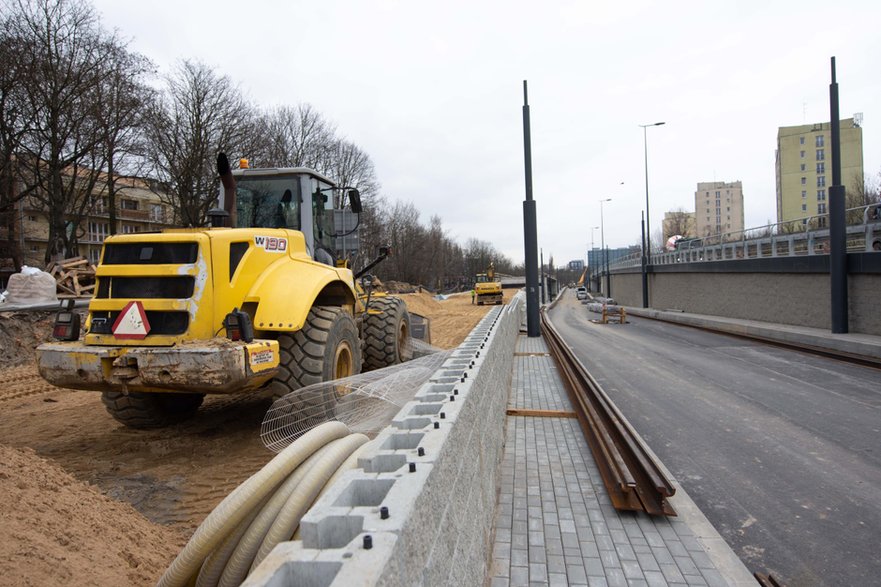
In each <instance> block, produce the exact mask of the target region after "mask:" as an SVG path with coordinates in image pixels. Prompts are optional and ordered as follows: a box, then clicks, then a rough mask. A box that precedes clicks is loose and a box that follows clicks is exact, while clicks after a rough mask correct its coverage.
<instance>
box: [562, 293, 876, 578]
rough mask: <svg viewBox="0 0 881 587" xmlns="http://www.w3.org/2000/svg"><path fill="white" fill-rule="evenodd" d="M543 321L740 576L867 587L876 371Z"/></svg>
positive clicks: (872, 548) (690, 335) (711, 338)
mask: <svg viewBox="0 0 881 587" xmlns="http://www.w3.org/2000/svg"><path fill="white" fill-rule="evenodd" d="M597 317H598V315H597V314H592V313H590V312H588V311H587V308H586V306H583V305H582V304H581V303H580V302H577V301H576V300H575V299H574V296H573V295H571V294H564V297H563V298H562V299H561V300H560V302H559V303H558V304H557V306H556V307H555V308H554V309H553V310H551V313H550V318H551V320H552V322H553V324H554V326H555V327H556V328H557V330H558V331H559V332H560V334H561V335H562V336H563V337H564V338H565V340H566V342H567V343H568V344H569V345H570V346H571V347H572V348H573V350H574V351H575V353H576V355H577V356H578V358H579V359H580V360H581V361H582V363H584V365H585V366H586V367H587V369H588V371H590V373H591V374H592V375H593V376H594V377H595V378H596V379H597V381H598V382H599V383H600V385H601V386H602V387H603V389H605V391H606V392H607V393H608V394H609V395H610V396H611V398H612V399H613V401H614V402H615V404H616V405H617V406H618V407H619V408H620V409H621V410H622V411H623V413H624V415H625V416H626V417H627V419H628V420H629V421H630V422H631V424H633V426H634V427H635V428H636V429H637V431H638V432H639V433H640V434H641V435H642V436H643V438H644V439H645V440H646V442H647V443H648V445H649V446H650V447H651V448H652V450H653V451H654V452H655V453H656V454H657V455H658V456H659V457H660V458H661V460H662V461H663V462H664V464H665V465H666V467H667V468H668V469H669V470H670V471H671V472H672V473H673V475H674V476H675V477H676V479H677V480H678V481H679V482H680V484H681V485H682V486H683V488H684V489H685V490H686V492H688V494H689V495H690V496H691V498H692V499H693V500H694V501H695V503H697V505H698V506H699V507H700V508H701V510H702V511H703V512H704V514H705V515H706V516H707V518H708V519H709V520H710V522H712V523H713V525H714V526H716V528H717V530H718V531H719V532H720V534H722V536H723V537H724V538H725V540H726V541H727V542H728V543H729V544H730V545H731V547H732V548H733V549H734V551H735V552H736V553H737V554H738V555H739V556H740V558H741V559H742V560H743V561H744V563H745V564H746V566H747V567H748V568H749V569H750V570H751V571H753V572H756V571H760V572H770V573H772V574H773V575H774V576H775V577H776V578H777V579H778V580H782V581H783V583H784V584H786V585H788V586H789V587H796V586H812V585H848V586H851V585H852V586H857V585H859V586H865V585H881V370H876V369H871V368H868V367H861V366H856V365H851V364H847V363H843V362H839V361H835V360H831V359H826V358H822V357H818V356H816V355H810V354H805V353H799V352H796V351H791V350H786V349H781V348H778V347H773V346H769V345H765V344H762V343H759V342H752V341H748V340H744V339H739V338H735V337H730V336H726V335H721V334H715V333H710V332H703V331H700V330H696V329H693V328H688V327H683V326H678V325H674V324H667V323H662V322H657V321H654V320H649V319H642V318H630V323H629V324H625V325H613V324H609V325H599V324H593V323H591V322H590V320H591V319H595V318H597Z"/></svg>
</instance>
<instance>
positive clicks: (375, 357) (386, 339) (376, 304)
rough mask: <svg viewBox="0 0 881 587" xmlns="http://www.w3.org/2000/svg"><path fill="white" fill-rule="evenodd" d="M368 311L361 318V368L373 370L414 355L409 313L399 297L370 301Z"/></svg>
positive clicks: (400, 361) (408, 358)
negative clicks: (362, 328)
mask: <svg viewBox="0 0 881 587" xmlns="http://www.w3.org/2000/svg"><path fill="white" fill-rule="evenodd" d="M369 309H370V310H379V311H380V312H381V313H380V314H367V316H366V317H365V318H364V370H365V371H372V370H373V369H381V368H383V367H388V366H389V365H397V364H398V363H403V362H404V361H409V360H410V359H412V358H413V348H412V345H411V341H410V314H409V313H408V312H407V305H406V304H405V303H404V300H402V299H401V298H395V297H390V296H385V297H377V298H373V299H371V300H370V307H369Z"/></svg>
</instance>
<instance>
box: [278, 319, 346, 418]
mask: <svg viewBox="0 0 881 587" xmlns="http://www.w3.org/2000/svg"><path fill="white" fill-rule="evenodd" d="M278 347H279V352H280V355H281V360H280V361H279V366H278V367H279V368H278V375H276V377H275V380H274V381H273V382H272V384H271V386H272V395H273V397H275V398H280V397H282V396H284V397H285V402H286V403H287V405H288V407H289V409H290V410H291V411H292V412H296V413H297V414H300V415H302V417H303V420H304V421H308V422H309V423H310V425H311V424H312V423H320V422H322V421H324V420H328V419H332V418H333V409H334V405H335V403H336V399H337V397H336V395H337V394H336V391H335V390H334V388H333V387H332V386H322V387H320V388H318V389H315V390H305V391H303V392H298V391H297V390H298V389H300V388H301V387H306V386H308V385H312V384H313V383H321V382H323V381H332V380H334V379H342V378H343V377H349V376H351V375H357V374H358V373H360V372H361V343H360V341H359V340H358V327H357V326H356V325H355V320H354V318H352V316H351V314H349V313H348V312H346V311H345V310H343V309H342V308H337V307H334V306H315V307H313V308H312V309H311V310H309V315H308V316H307V317H306V323H305V324H304V325H303V328H302V329H300V330H298V331H297V332H294V333H290V334H288V333H285V334H280V335H279V337H278ZM291 392H293V393H291Z"/></svg>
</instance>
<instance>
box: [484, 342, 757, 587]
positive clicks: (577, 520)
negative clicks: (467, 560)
mask: <svg viewBox="0 0 881 587" xmlns="http://www.w3.org/2000/svg"><path fill="white" fill-rule="evenodd" d="M508 407H509V408H528V409H536V410H565V411H571V409H572V408H571V404H570V403H569V399H568V397H567V396H566V391H565V388H564V387H563V382H562V380H561V379H560V377H559V375H558V373H557V370H556V367H555V365H554V363H553V360H552V359H551V357H550V356H548V349H547V346H546V345H545V343H544V341H543V340H542V339H541V338H528V337H526V336H525V335H521V336H520V337H519V339H518V342H517V348H516V351H515V357H514V373H513V378H512V384H511V393H510V396H509V403H508ZM686 499H687V498H686ZM689 502H690V500H689ZM705 531H706V528H701V529H700V533H701V536H703V535H705ZM720 541H721V539H719V540H718V541H709V542H708V541H705V540H703V539H701V538H699V537H698V535H696V534H695V531H694V530H693V529H692V527H690V525H689V523H687V521H686V520H684V519H682V517H681V516H680V517H677V518H664V517H652V516H649V515H647V514H645V513H642V512H618V511H617V510H615V508H614V507H612V505H611V502H610V500H609V498H608V496H607V494H606V490H605V487H604V486H603V483H602V478H601V477H600V474H599V471H598V469H597V467H596V464H595V462H594V460H593V456H592V455H591V453H590V449H589V448H588V445H587V441H586V440H585V439H584V435H583V433H582V432H581V429H580V427H579V424H578V420H576V419H574V418H561V417H534V416H508V422H507V432H506V444H505V455H504V458H503V462H502V474H501V487H500V491H499V500H498V504H497V506H496V517H495V538H494V543H493V552H492V561H491V563H490V567H489V577H488V583H489V584H490V585H492V587H508V586H511V587H515V586H533V585H534V586H538V585H552V586H556V585H561V586H563V585H573V586H575V585H590V586H610V587H617V586H660V585H704V586H710V587H722V586H726V585H743V584H747V583H746V582H745V581H750V582H751V584H753V585H754V584H755V581H754V580H753V579H752V578H751V577H749V573H748V572H747V571H746V569H745V568H744V569H737V568H735V569H734V571H735V572H734V573H733V574H732V573H731V572H730V569H728V568H726V569H725V572H726V573H728V574H729V576H725V575H723V573H722V572H720V570H719V568H718V567H717V565H716V563H715V561H714V560H713V558H712V557H711V556H710V554H709V553H708V548H707V543H709V544H711V545H712V547H714V548H715V549H716V550H719V542H720ZM722 544H723V546H724V547H725V548H727V545H724V543H722ZM710 550H711V549H710ZM744 573H745V574H744Z"/></svg>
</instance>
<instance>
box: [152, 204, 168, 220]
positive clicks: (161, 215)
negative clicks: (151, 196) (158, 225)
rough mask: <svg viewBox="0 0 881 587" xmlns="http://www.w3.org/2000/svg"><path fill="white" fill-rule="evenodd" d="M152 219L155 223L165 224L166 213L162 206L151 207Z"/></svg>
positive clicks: (154, 205)
mask: <svg viewBox="0 0 881 587" xmlns="http://www.w3.org/2000/svg"><path fill="white" fill-rule="evenodd" d="M150 219H151V220H152V221H154V222H165V211H164V210H163V209H162V205H161V204H153V205H152V206H150Z"/></svg>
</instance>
